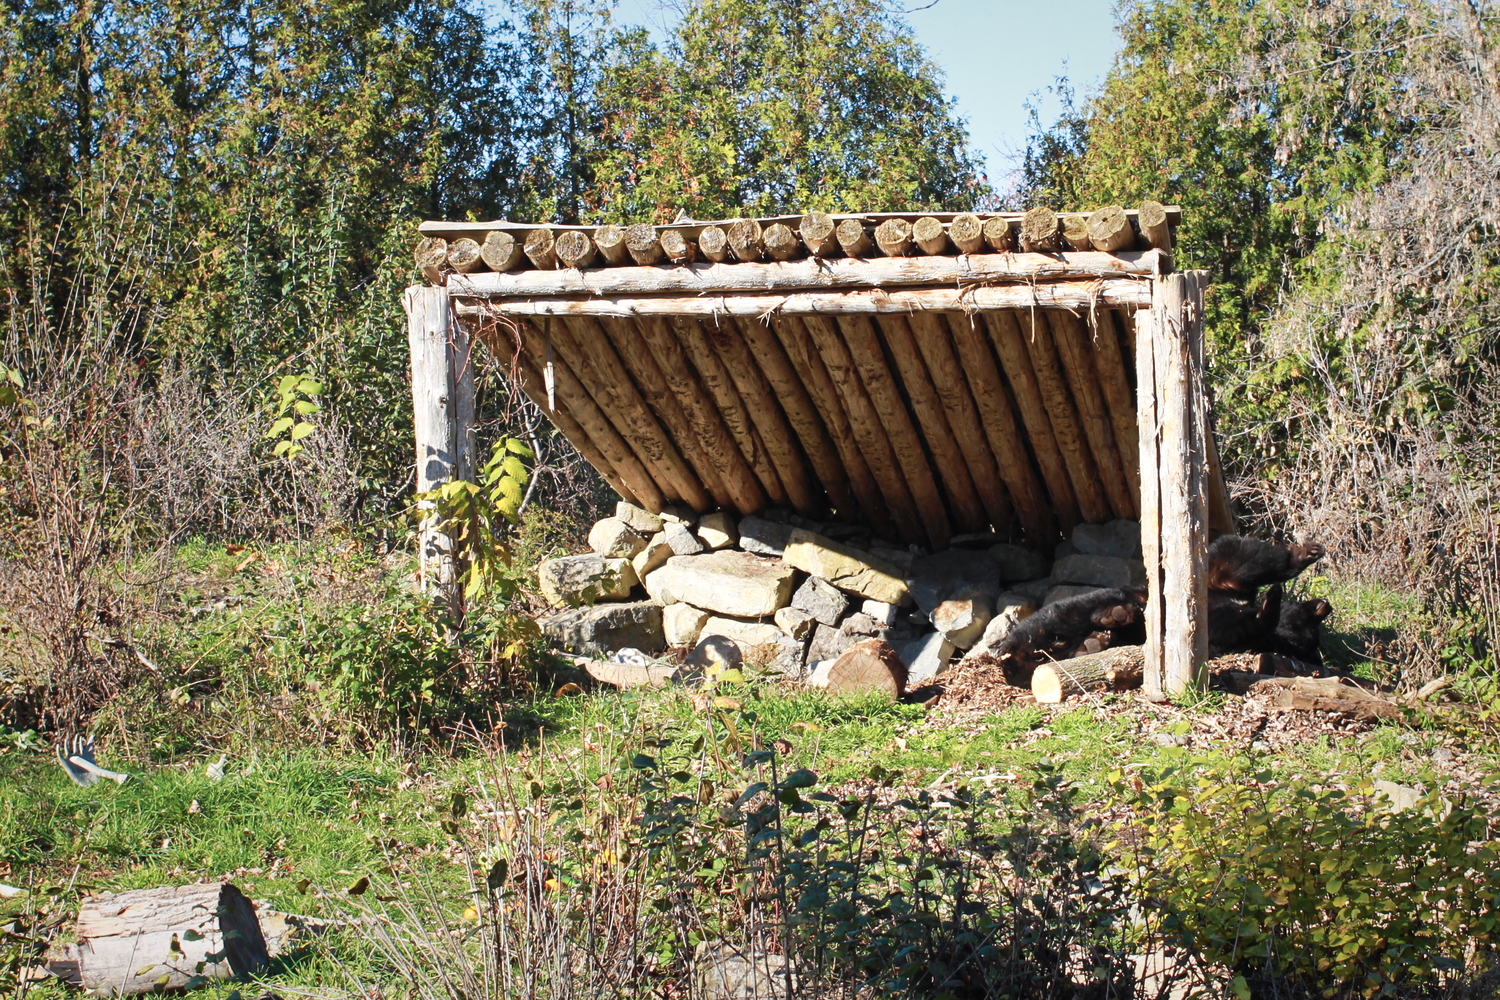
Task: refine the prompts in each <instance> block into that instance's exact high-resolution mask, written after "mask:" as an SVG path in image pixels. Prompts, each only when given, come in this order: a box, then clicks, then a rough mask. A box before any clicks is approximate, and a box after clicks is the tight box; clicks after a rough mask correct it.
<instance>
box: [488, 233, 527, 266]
mask: <svg viewBox="0 0 1500 1000" xmlns="http://www.w3.org/2000/svg"><path fill="white" fill-rule="evenodd" d="M479 255H480V256H481V257H483V258H484V262H485V263H486V264H488V265H489V266H490V270H491V271H510V270H513V269H515V268H517V267H520V266H521V260H522V259H523V258H524V257H525V256H526V254H525V253H524V252H523V251H522V249H521V244H519V243H517V242H516V238H515V237H514V236H512V235H511V234H510V233H506V232H501V231H499V230H496V231H495V232H492V233H486V234H485V236H484V242H483V243H482V244H480V247H479Z"/></svg>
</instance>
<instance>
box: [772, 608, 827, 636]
mask: <svg viewBox="0 0 1500 1000" xmlns="http://www.w3.org/2000/svg"><path fill="white" fill-rule="evenodd" d="M817 623H818V620H817V619H816V618H814V617H813V616H812V615H810V614H808V613H807V612H806V611H803V610H802V609H800V608H779V609H777V611H776V627H777V628H779V629H781V631H783V632H785V633H786V634H787V635H789V636H791V637H792V638H793V639H806V638H807V637H808V636H810V635H812V632H813V626H814V625H816V624H817Z"/></svg>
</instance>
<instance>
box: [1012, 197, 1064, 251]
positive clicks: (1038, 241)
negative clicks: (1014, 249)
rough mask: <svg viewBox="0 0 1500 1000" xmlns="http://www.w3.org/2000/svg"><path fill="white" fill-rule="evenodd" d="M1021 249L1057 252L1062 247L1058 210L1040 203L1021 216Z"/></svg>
mask: <svg viewBox="0 0 1500 1000" xmlns="http://www.w3.org/2000/svg"><path fill="white" fill-rule="evenodd" d="M1021 249H1022V250H1025V251H1026V252H1027V253H1056V252H1057V251H1058V250H1061V249H1062V226H1061V225H1060V224H1059V222H1058V219H1057V213H1056V212H1054V211H1052V209H1050V208H1046V207H1044V206H1042V205H1038V206H1036V207H1035V208H1032V209H1028V210H1027V212H1026V214H1025V215H1023V216H1021Z"/></svg>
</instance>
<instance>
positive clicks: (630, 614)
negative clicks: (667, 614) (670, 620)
mask: <svg viewBox="0 0 1500 1000" xmlns="http://www.w3.org/2000/svg"><path fill="white" fill-rule="evenodd" d="M537 624H538V626H539V627H540V628H541V630H542V634H543V635H545V636H546V637H547V638H548V639H551V640H552V641H553V642H555V643H557V645H559V646H561V647H562V648H563V649H566V650H570V651H573V652H579V653H595V654H608V653H612V652H614V651H615V650H617V649H624V648H626V647H634V648H635V649H640V650H644V651H646V652H647V653H659V652H661V651H662V650H663V649H665V648H666V645H667V643H666V638H665V636H664V635H663V634H662V628H661V607H660V606H659V605H656V604H652V603H651V602H650V601H636V602H631V603H629V604H600V605H596V606H595V607H591V608H575V609H573V610H571V611H563V612H560V613H558V614H555V615H552V616H551V617H549V618H544V619H542V620H541V621H540V622H538V623H537Z"/></svg>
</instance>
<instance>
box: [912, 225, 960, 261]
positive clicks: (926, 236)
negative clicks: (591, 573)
mask: <svg viewBox="0 0 1500 1000" xmlns="http://www.w3.org/2000/svg"><path fill="white" fill-rule="evenodd" d="M911 238H912V239H913V240H915V241H916V244H917V246H919V247H921V248H922V252H923V253H925V254H927V255H929V256H933V257H936V256H938V255H939V254H945V253H947V252H948V251H949V250H950V249H951V248H952V246H951V244H950V243H949V242H948V234H947V233H946V232H944V231H943V224H942V223H941V222H939V221H938V220H937V219H934V218H933V217H932V216H930V215H926V216H923V217H922V218H920V219H918V220H917V221H916V222H914V223H912V226H911Z"/></svg>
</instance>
